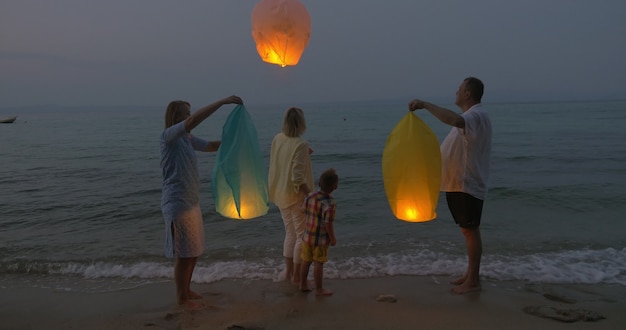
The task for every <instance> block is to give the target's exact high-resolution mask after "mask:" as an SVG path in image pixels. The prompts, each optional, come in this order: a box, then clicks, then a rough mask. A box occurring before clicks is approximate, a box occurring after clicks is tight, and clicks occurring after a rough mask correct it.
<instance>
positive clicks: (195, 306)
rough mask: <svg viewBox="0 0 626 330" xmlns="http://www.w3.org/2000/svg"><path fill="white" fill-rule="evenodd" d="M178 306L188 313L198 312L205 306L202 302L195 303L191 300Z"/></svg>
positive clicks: (179, 303)
mask: <svg viewBox="0 0 626 330" xmlns="http://www.w3.org/2000/svg"><path fill="white" fill-rule="evenodd" d="M178 305H179V306H180V307H182V308H184V309H186V310H188V311H198V310H201V309H203V308H204V304H203V303H200V302H195V301H191V300H185V301H183V302H180V301H179V302H178Z"/></svg>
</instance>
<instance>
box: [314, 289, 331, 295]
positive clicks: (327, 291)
mask: <svg viewBox="0 0 626 330" xmlns="http://www.w3.org/2000/svg"><path fill="white" fill-rule="evenodd" d="M315 295H316V296H332V295H333V292H332V291H329V290H326V289H321V290H315Z"/></svg>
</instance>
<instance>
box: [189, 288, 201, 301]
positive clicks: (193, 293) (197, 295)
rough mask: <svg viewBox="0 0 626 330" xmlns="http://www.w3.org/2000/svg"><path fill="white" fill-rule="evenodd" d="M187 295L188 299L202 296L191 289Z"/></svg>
mask: <svg viewBox="0 0 626 330" xmlns="http://www.w3.org/2000/svg"><path fill="white" fill-rule="evenodd" d="M187 297H189V299H202V296H201V295H200V294H199V293H196V292H193V291H191V290H189V292H187Z"/></svg>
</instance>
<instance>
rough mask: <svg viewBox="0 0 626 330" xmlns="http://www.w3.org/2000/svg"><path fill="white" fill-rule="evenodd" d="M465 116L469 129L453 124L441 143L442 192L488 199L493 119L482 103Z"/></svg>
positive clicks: (469, 110) (466, 126)
mask: <svg viewBox="0 0 626 330" xmlns="http://www.w3.org/2000/svg"><path fill="white" fill-rule="evenodd" d="M462 116H463V119H464V120H465V128H464V129H461V128H458V127H453V128H452V129H451V130H450V133H448V136H446V138H445V139H444V140H443V142H442V143H441V160H442V177H441V191H445V192H464V193H467V194H470V195H472V196H474V197H476V198H478V199H481V200H484V199H485V197H487V182H488V180H489V170H490V165H491V121H490V120H489V114H488V113H487V111H486V110H484V109H483V107H482V105H481V104H480V103H479V104H475V105H474V106H472V107H471V108H469V109H468V110H467V111H465V112H464V113H463V114H462Z"/></svg>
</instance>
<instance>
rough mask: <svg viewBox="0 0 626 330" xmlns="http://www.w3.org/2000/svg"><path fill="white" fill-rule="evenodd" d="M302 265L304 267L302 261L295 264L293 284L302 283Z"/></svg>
mask: <svg viewBox="0 0 626 330" xmlns="http://www.w3.org/2000/svg"><path fill="white" fill-rule="evenodd" d="M301 267H302V263H299V264H293V269H294V271H293V281H292V282H293V284H297V285H300V278H301V276H300V271H298V270H300V268H301Z"/></svg>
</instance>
